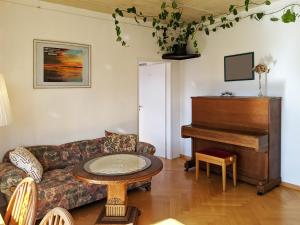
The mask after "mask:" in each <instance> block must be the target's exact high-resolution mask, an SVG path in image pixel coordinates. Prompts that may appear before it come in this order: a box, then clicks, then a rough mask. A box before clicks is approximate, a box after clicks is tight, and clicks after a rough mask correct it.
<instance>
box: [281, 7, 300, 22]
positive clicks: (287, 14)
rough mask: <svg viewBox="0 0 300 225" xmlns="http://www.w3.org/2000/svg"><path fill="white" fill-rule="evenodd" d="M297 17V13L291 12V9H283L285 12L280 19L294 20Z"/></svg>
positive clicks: (284, 20)
mask: <svg viewBox="0 0 300 225" xmlns="http://www.w3.org/2000/svg"><path fill="white" fill-rule="evenodd" d="M296 18H297V14H296V13H295V12H293V11H292V10H291V9H288V10H286V11H285V13H284V14H283V15H282V16H281V20H282V22H284V23H291V22H295V21H296Z"/></svg>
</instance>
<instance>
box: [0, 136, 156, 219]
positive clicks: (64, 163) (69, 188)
mask: <svg viewBox="0 0 300 225" xmlns="http://www.w3.org/2000/svg"><path fill="white" fill-rule="evenodd" d="M105 139H106V138H105V137H102V138H97V139H93V140H84V141H77V142H72V143H67V144H63V145H59V146H54V145H44V146H30V147H26V148H27V149H28V150H29V151H30V152H31V153H33V154H34V155H35V157H36V158H37V159H38V160H39V162H40V163H41V164H42V166H43V169H44V174H43V179H42V181H41V182H40V183H38V184H37V188H38V212H37V218H38V219H40V218H42V217H43V216H44V215H45V214H46V213H47V211H48V210H50V209H52V208H54V207H58V206H59V207H63V208H66V209H72V208H76V207H79V206H82V205H85V204H88V203H91V202H94V201H97V200H100V199H103V198H105V197H106V187H105V186H101V185H93V184H87V183H83V182H80V181H78V180H76V179H75V178H74V177H73V175H72V169H73V167H74V166H75V165H76V164H78V163H79V162H81V161H82V160H85V159H88V158H92V157H93V156H95V155H96V154H99V153H101V152H103V145H104V142H105ZM136 151H137V152H144V153H149V154H154V152H155V148H154V146H153V145H151V144H148V143H145V142H138V143H137V146H136ZM8 153H9V151H8V152H7V153H6V154H5V155H4V158H3V162H2V163H0V192H2V193H3V194H4V195H5V197H6V199H7V200H9V199H10V197H11V195H12V193H13V191H14V189H15V188H16V186H17V184H18V183H19V182H20V181H21V180H22V179H23V178H25V177H26V176H27V174H26V173H25V172H24V171H23V170H21V169H19V168H17V167H15V166H14V165H13V164H11V163H10V161H9V156H8ZM150 185H151V181H150V180H149V181H148V182H141V183H135V184H131V185H129V187H128V188H129V189H133V188H135V187H141V186H144V187H147V188H150V187H151V186H150ZM0 194H1V193H0Z"/></svg>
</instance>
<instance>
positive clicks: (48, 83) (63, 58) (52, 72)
mask: <svg viewBox="0 0 300 225" xmlns="http://www.w3.org/2000/svg"><path fill="white" fill-rule="evenodd" d="M33 45H34V84H33V86H34V88H68V87H91V74H90V72H91V65H90V54H91V53H90V52H91V46H90V45H85V44H76V43H68V42H57V41H47V40H34V44H33Z"/></svg>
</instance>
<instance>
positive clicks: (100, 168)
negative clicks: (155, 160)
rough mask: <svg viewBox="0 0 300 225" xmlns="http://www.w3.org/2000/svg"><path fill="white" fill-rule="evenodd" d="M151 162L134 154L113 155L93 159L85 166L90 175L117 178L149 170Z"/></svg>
mask: <svg viewBox="0 0 300 225" xmlns="http://www.w3.org/2000/svg"><path fill="white" fill-rule="evenodd" d="M150 165H151V160H150V159H148V158H146V157H144V156H142V155H134V154H113V155H105V156H101V157H98V158H95V159H91V160H90V161H88V162H86V163H85V164H84V166H83V168H84V170H85V171H86V172H88V173H92V174H95V175H105V176H116V175H127V174H132V173H136V172H139V171H142V170H145V169H147V168H148V167H149V166H150Z"/></svg>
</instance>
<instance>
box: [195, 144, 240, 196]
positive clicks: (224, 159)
mask: <svg viewBox="0 0 300 225" xmlns="http://www.w3.org/2000/svg"><path fill="white" fill-rule="evenodd" d="M199 161H203V162H206V175H207V176H208V177H209V175H210V163H211V164H215V165H219V166H222V184H223V191H226V166H228V165H232V176H233V185H234V187H235V186H236V155H235V154H233V153H231V152H226V151H223V150H220V149H204V150H201V151H199V152H196V180H198V178H199Z"/></svg>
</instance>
